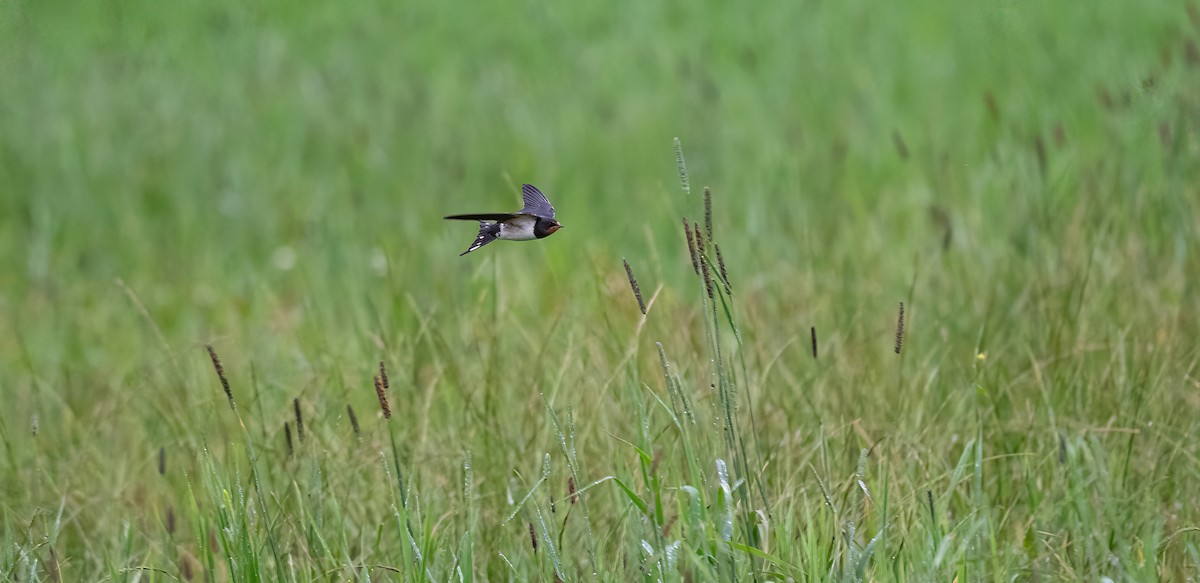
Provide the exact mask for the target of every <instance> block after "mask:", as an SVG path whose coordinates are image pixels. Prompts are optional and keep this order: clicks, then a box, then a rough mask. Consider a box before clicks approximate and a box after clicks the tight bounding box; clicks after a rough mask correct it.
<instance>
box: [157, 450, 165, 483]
mask: <svg viewBox="0 0 1200 583" xmlns="http://www.w3.org/2000/svg"><path fill="white" fill-rule="evenodd" d="M166 474H167V447H166V446H162V447H159V448H158V475H160V476H165V475H166Z"/></svg>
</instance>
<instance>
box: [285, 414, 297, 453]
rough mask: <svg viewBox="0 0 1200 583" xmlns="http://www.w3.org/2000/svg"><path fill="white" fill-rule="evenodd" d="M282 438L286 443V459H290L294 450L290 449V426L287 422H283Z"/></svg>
mask: <svg viewBox="0 0 1200 583" xmlns="http://www.w3.org/2000/svg"><path fill="white" fill-rule="evenodd" d="M283 437H284V439H285V440H286V441H287V452H288V457H292V453H293V452H294V451H295V449H294V448H293V447H292V426H291V425H289V424H288V422H287V421H284V422H283Z"/></svg>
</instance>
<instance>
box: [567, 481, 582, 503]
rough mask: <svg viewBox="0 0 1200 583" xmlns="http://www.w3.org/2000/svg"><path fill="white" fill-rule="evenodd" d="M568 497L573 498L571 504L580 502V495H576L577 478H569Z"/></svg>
mask: <svg viewBox="0 0 1200 583" xmlns="http://www.w3.org/2000/svg"><path fill="white" fill-rule="evenodd" d="M567 496H570V497H571V504H574V503H576V502H579V494H577V493H575V476H568V477H567Z"/></svg>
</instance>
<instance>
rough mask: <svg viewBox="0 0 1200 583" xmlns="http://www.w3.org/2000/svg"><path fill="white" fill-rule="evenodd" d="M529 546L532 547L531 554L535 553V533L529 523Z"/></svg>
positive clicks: (531, 524)
mask: <svg viewBox="0 0 1200 583" xmlns="http://www.w3.org/2000/svg"><path fill="white" fill-rule="evenodd" d="M529 544H531V545H533V552H534V553H537V532H536V531H534V530H533V523H532V522H530V523H529Z"/></svg>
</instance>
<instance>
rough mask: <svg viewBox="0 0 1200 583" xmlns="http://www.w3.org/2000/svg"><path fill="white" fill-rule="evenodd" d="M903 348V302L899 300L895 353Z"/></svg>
mask: <svg viewBox="0 0 1200 583" xmlns="http://www.w3.org/2000/svg"><path fill="white" fill-rule="evenodd" d="M902 348H904V302H900V314H899V315H898V316H896V354H900V350H901V349H902Z"/></svg>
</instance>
